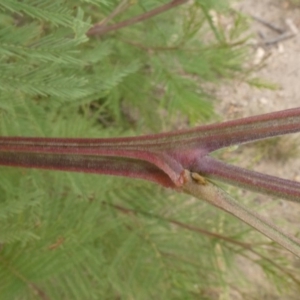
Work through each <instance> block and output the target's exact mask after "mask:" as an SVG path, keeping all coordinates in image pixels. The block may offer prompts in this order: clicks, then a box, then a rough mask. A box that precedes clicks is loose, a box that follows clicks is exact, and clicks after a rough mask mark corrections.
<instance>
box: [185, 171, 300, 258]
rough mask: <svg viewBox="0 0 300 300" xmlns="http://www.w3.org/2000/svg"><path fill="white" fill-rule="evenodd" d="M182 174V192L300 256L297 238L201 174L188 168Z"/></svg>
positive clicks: (299, 243)
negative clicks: (217, 209) (208, 204)
mask: <svg viewBox="0 0 300 300" xmlns="http://www.w3.org/2000/svg"><path fill="white" fill-rule="evenodd" d="M182 176H183V178H184V182H185V183H184V185H183V187H182V189H183V191H184V192H186V193H188V194H190V195H193V196H194V197H196V198H198V199H201V200H205V201H207V202H209V203H211V204H212V205H214V206H216V207H218V208H220V209H222V210H224V211H226V212H228V213H230V214H232V215H234V216H236V217H237V218H239V219H240V220H242V221H244V222H245V223H247V224H248V225H250V226H252V227H253V228H255V229H256V230H258V231H260V232H261V233H262V234H264V235H265V236H267V237H268V238H270V239H271V240H273V241H275V242H277V243H278V244H280V245H281V246H282V247H284V248H286V249H287V250H289V251H291V252H292V253H294V254H295V255H297V256H298V257H300V241H299V240H296V238H293V237H292V236H290V235H288V234H286V233H284V232H283V231H282V230H281V229H280V228H278V227H276V226H275V225H274V224H272V223H270V222H269V221H267V220H266V219H265V218H263V217H262V216H260V215H258V214H257V213H255V212H251V211H250V210H249V209H248V208H246V207H245V206H243V205H242V204H240V203H239V202H237V201H236V200H235V199H233V198H231V197H230V196H229V195H228V194H226V193H225V192H224V191H222V190H221V189H220V188H218V187H217V186H215V185H214V184H212V183H210V182H209V181H206V180H205V179H204V178H202V179H199V178H201V176H200V175H199V174H198V173H191V172H190V171H188V170H184V173H183V174H182ZM202 180H203V181H202Z"/></svg>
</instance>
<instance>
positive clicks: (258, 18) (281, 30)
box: [251, 15, 285, 33]
mask: <svg viewBox="0 0 300 300" xmlns="http://www.w3.org/2000/svg"><path fill="white" fill-rule="evenodd" d="M251 17H252V19H254V20H256V21H258V22H260V23H261V24H263V25H265V26H266V27H268V28H270V29H272V30H274V31H276V32H278V33H284V32H285V30H284V29H282V28H280V27H277V26H275V25H274V24H272V23H270V22H267V21H266V20H264V19H262V18H260V17H257V16H254V15H251Z"/></svg>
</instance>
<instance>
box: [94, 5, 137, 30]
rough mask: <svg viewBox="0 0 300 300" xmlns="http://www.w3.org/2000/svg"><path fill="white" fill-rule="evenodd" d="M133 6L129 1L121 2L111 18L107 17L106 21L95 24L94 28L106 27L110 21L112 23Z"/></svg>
mask: <svg viewBox="0 0 300 300" xmlns="http://www.w3.org/2000/svg"><path fill="white" fill-rule="evenodd" d="M131 5H132V4H131V3H128V0H123V1H121V3H120V4H119V5H118V6H117V7H116V8H115V9H114V10H113V11H112V12H111V14H110V15H109V16H107V17H106V18H105V19H103V20H102V21H100V22H99V23H97V24H95V25H94V27H95V26H105V25H106V24H107V23H108V22H109V21H111V20H112V19H113V18H114V17H116V16H117V15H118V14H120V13H122V12H123V11H124V10H126V9H127V8H128V7H130V6H131Z"/></svg>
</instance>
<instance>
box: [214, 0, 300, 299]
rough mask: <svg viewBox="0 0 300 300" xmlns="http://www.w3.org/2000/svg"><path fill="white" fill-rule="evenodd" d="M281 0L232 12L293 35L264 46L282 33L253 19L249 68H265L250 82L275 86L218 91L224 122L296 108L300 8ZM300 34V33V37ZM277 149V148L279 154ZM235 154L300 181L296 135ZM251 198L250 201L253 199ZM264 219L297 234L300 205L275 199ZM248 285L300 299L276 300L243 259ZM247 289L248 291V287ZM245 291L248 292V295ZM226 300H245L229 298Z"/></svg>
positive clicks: (263, 294)
mask: <svg viewBox="0 0 300 300" xmlns="http://www.w3.org/2000/svg"><path fill="white" fill-rule="evenodd" d="M293 1H294V3H293V4H292V2H291V1H284V0H260V1H253V0H241V1H236V3H235V4H234V5H233V6H234V9H236V10H238V11H240V12H242V13H243V14H245V15H247V16H249V17H250V16H251V17H253V16H255V17H259V18H261V19H263V20H265V21H267V22H269V23H271V24H273V25H276V26H278V27H280V28H282V29H284V30H286V31H288V32H293V34H294V35H293V36H292V37H291V38H289V39H286V40H281V41H279V42H276V43H270V44H269V45H266V42H271V41H272V39H278V38H279V36H280V34H279V33H278V32H276V31H274V30H271V29H269V28H268V27H267V26H265V25H263V24H262V23H261V22H259V21H257V20H251V25H250V32H251V34H252V39H251V41H250V42H251V49H252V50H251V52H252V53H251V55H252V57H251V58H250V60H252V63H253V65H255V64H258V63H260V62H262V61H264V64H265V66H264V67H263V68H262V69H260V70H258V71H256V72H255V74H253V75H254V77H258V78H261V79H263V80H264V81H267V82H270V83H273V84H275V85H276V86H277V89H275V90H270V89H258V88H254V87H251V86H249V85H248V84H246V83H243V82H240V81H236V82H234V83H233V84H231V86H229V87H228V85H225V84H224V86H221V87H220V88H219V89H218V91H216V94H217V97H218V98H219V99H221V102H220V104H219V106H218V112H219V113H220V115H222V116H225V117H226V118H227V119H234V118H237V117H245V116H251V115H256V114H261V113H267V112H273V111H277V110H283V109H289V108H294V107H299V106H300V7H299V5H298V6H297V5H295V3H296V1H295V0H293ZM299 3H300V1H299ZM298 30H299V33H298ZM275 148H278V149H277V150H276V149H275ZM237 151H238V156H239V158H240V160H239V163H238V164H239V165H241V166H244V167H248V168H251V169H254V170H256V171H259V172H262V173H268V174H271V175H274V176H278V177H282V178H287V179H291V180H297V181H300V135H299V134H295V135H290V136H287V137H283V138H280V139H279V140H276V142H269V143H268V142H267V143H264V144H258V145H257V146H255V145H254V146H250V147H249V146H248V147H241V148H240V149H239V150H237ZM252 195H253V194H252ZM252 197H253V196H252ZM254 202H255V204H256V209H257V207H259V208H258V209H259V210H260V208H263V207H266V206H270V203H274V199H272V198H270V197H267V196H264V195H258V194H257V195H255V199H254ZM260 211H261V212H262V214H264V215H265V216H267V217H268V218H270V219H272V220H273V221H274V222H275V223H278V224H280V226H282V227H284V228H285V230H286V231H287V232H291V233H292V234H295V233H296V232H298V233H299V231H300V230H299V229H300V218H299V214H300V204H295V203H291V202H288V201H284V200H279V201H277V202H276V204H275V205H272V206H271V207H269V208H268V209H262V210H260ZM237 263H238V264H239V265H240V266H242V267H241V268H242V269H243V271H244V272H245V273H246V274H247V275H248V277H249V280H251V281H252V283H251V284H250V286H251V289H252V290H251V291H250V292H251V293H252V295H254V294H255V295H256V298H257V297H258V298H260V299H287V300H288V299H299V294H298V295H296V296H295V295H293V292H286V293H284V295H281V296H279V295H278V294H277V292H276V291H275V288H273V287H272V286H269V285H268V284H267V280H266V279H265V276H264V274H263V273H262V272H261V271H260V270H259V269H258V268H256V267H255V266H253V265H249V263H247V262H246V261H244V260H243V259H241V260H240V261H238V262H237ZM291 264H292V265H293V267H294V268H298V269H299V272H300V260H297V259H296V258H295V257H293V256H291ZM248 288H249V287H248ZM248 292H249V290H248ZM230 299H244V297H242V296H241V295H236V294H235V295H234V296H233V295H232V297H231V298H230Z"/></svg>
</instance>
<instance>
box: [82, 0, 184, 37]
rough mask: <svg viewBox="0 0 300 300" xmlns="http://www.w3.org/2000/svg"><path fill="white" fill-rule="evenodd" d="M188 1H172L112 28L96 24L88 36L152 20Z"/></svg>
mask: <svg viewBox="0 0 300 300" xmlns="http://www.w3.org/2000/svg"><path fill="white" fill-rule="evenodd" d="M187 1H188V0H172V1H171V2H169V3H167V4H164V5H162V6H159V7H156V8H154V9H152V10H150V11H147V12H146V13H144V14H141V15H139V16H136V17H133V18H131V19H128V20H125V21H122V22H119V23H117V24H113V25H110V26H103V25H101V24H100V25H99V24H96V25H94V26H93V27H92V28H91V29H90V30H89V31H88V32H87V35H88V36H100V35H104V34H106V33H108V32H111V31H115V30H118V29H121V28H123V27H127V26H130V25H133V24H136V23H139V22H142V21H145V20H147V19H150V18H152V17H154V16H156V15H158V14H161V13H164V12H166V11H168V10H170V9H172V8H174V7H176V6H179V5H181V4H184V3H186V2H187Z"/></svg>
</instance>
